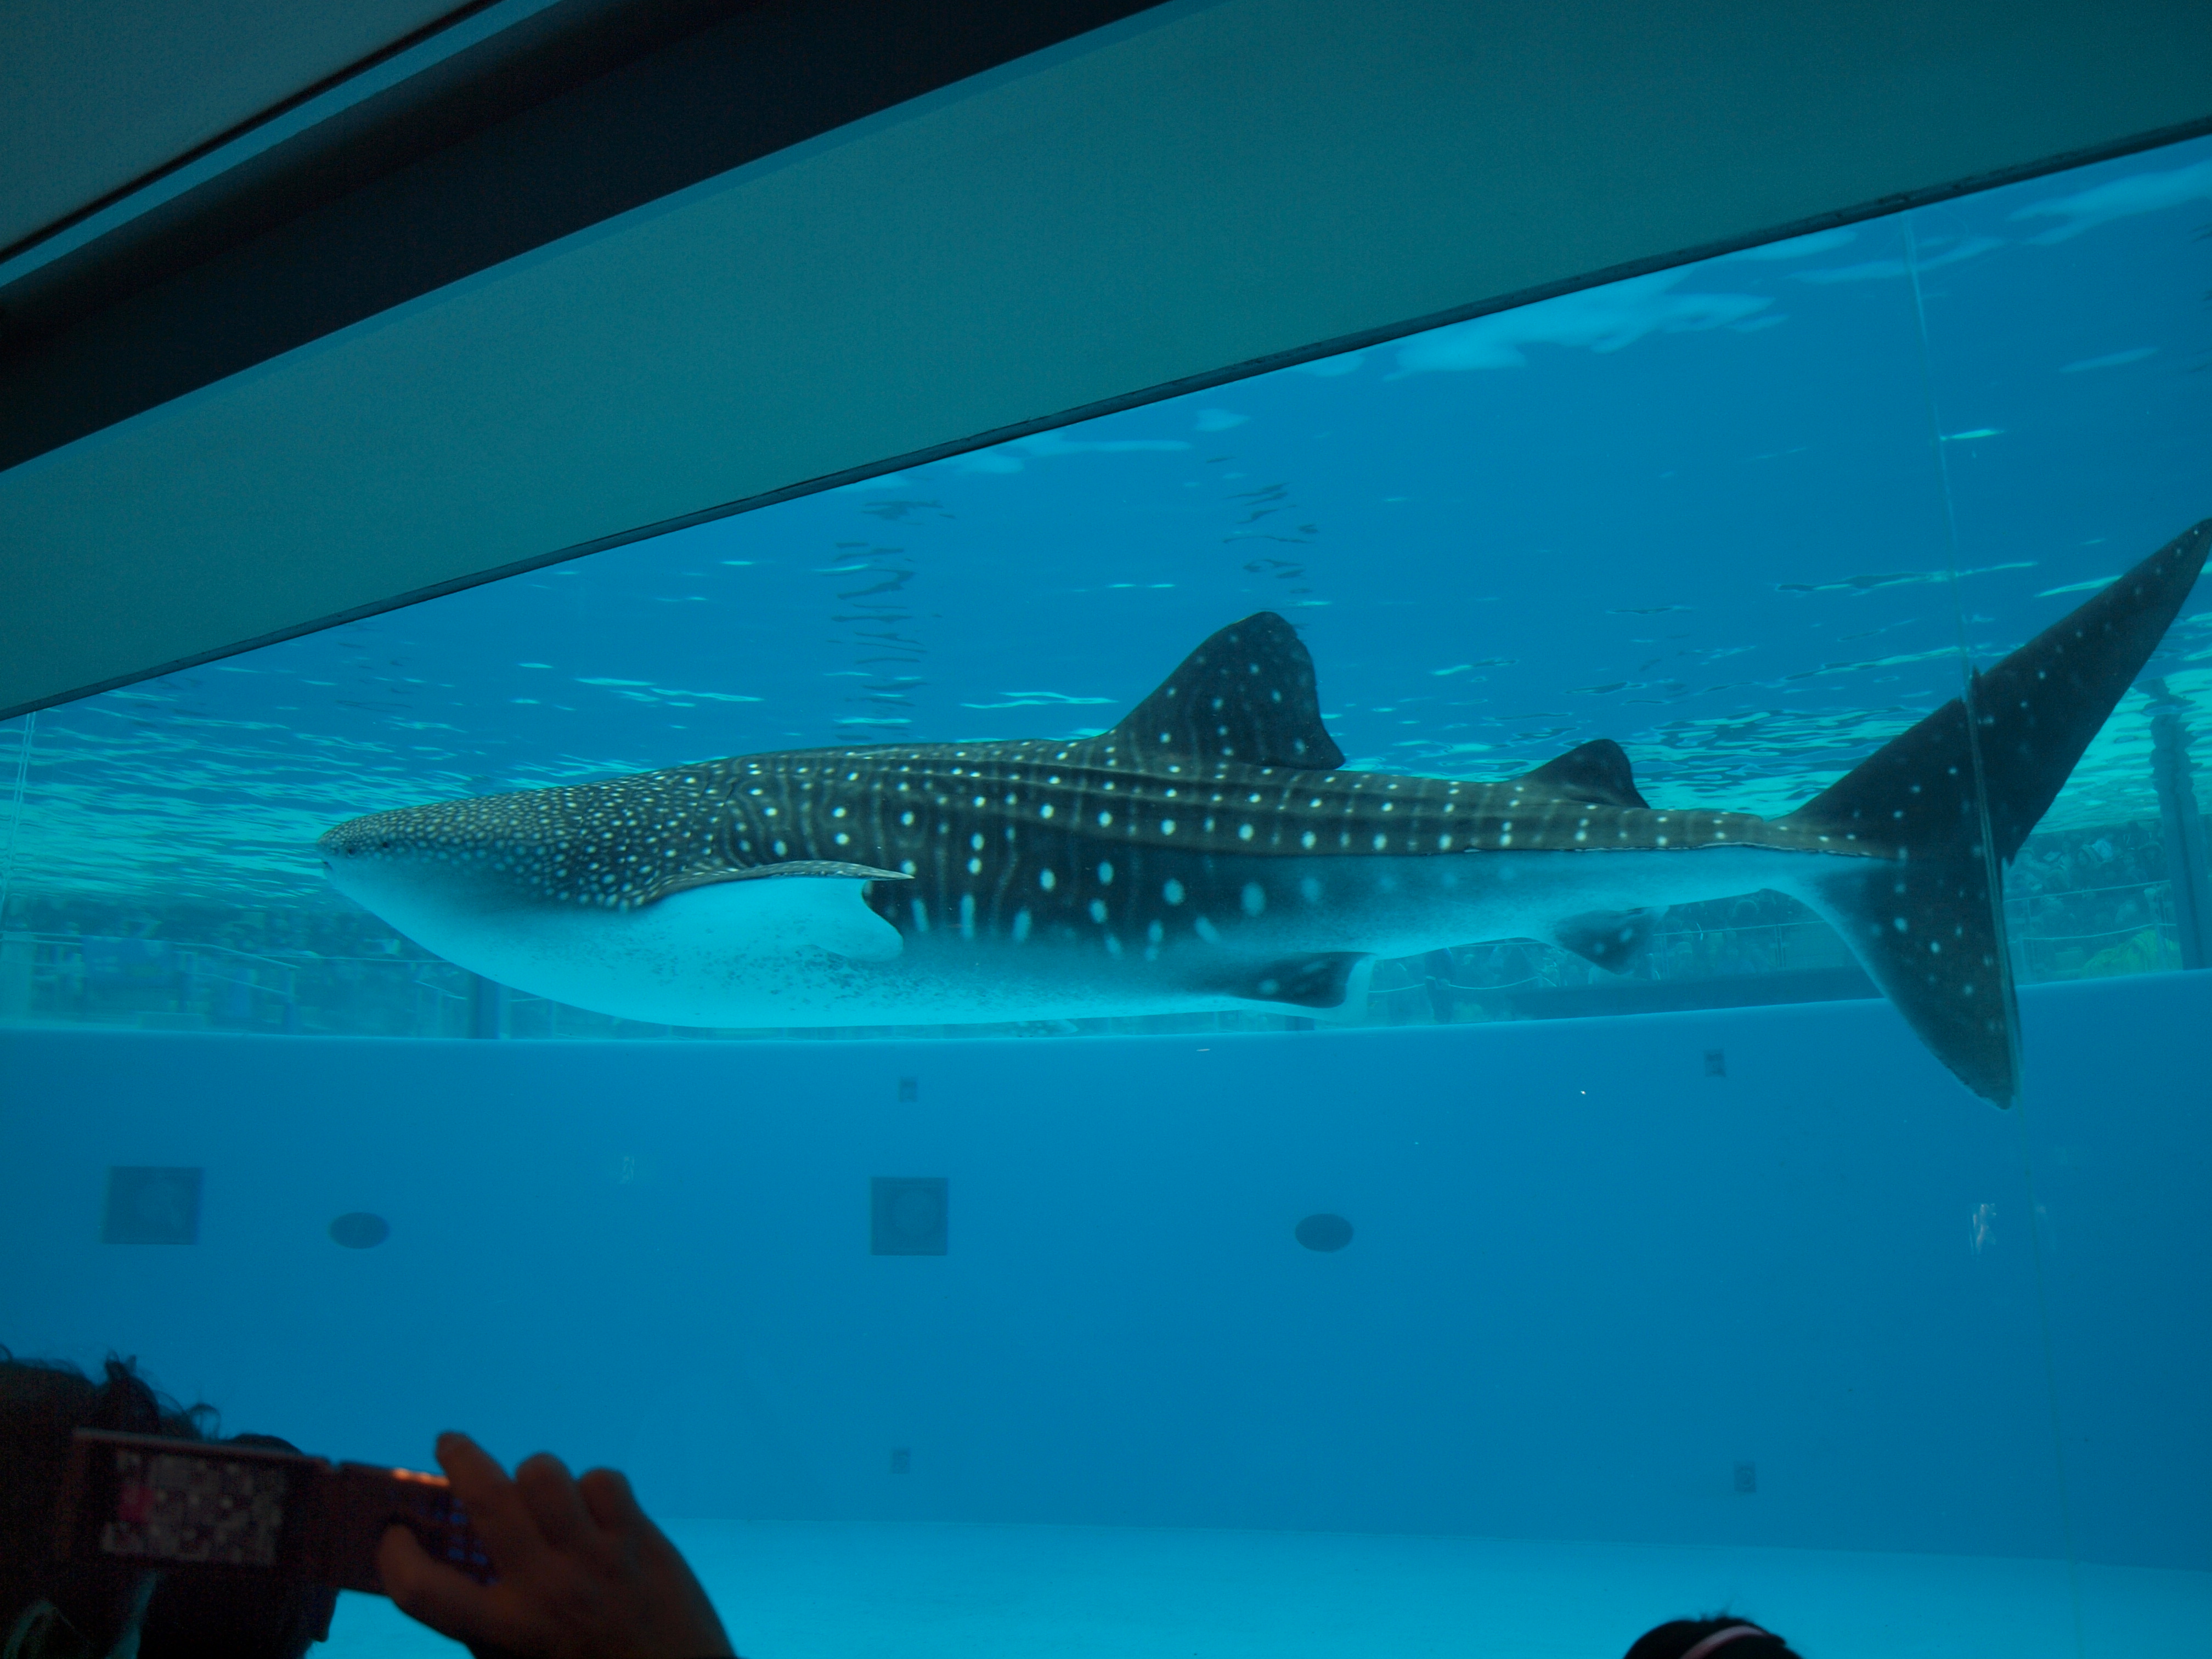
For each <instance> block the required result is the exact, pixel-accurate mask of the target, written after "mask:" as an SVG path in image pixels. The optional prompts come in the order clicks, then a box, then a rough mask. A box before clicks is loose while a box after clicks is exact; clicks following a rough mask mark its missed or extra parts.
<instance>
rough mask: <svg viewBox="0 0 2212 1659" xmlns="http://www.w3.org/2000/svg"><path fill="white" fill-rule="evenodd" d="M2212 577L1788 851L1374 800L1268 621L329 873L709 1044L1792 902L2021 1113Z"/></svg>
mask: <svg viewBox="0 0 2212 1659" xmlns="http://www.w3.org/2000/svg"><path fill="white" fill-rule="evenodd" d="M2208 547H2212V520H2207V521H2206V522H2205V523H2203V524H2200V525H2198V526H2195V527H2194V528H2193V529H2191V530H2190V531H2189V532H2185V534H2183V535H2182V536H2180V537H2179V538H2176V539H2175V540H2174V541H2172V543H2170V544H2168V545H2166V547H2164V548H2162V549H2160V550H2159V551H2158V552H2157V553H2155V554H2154V555H2152V556H2150V557H2149V558H2148V559H2146V560H2144V561H2143V562H2142V563H2141V564H2139V565H2137V566H2136V568H2134V569H2133V570H2131V571H2130V572H2129V573H2127V574H2125V575H2124V576H2122V577H2120V578H2119V579H2118V580H2116V581H2114V582H2112V584H2111V585H2110V586H2107V587H2106V588H2105V589H2104V590H2103V591H2102V592H2099V593H2098V594H2097V595H2096V596H2095V597H2094V598H2093V599H2088V600H2087V601H2086V602H2085V603H2084V604H2083V605H2081V607H2080V608H2079V609H2077V610H2076V611H2074V612H2073V613H2072V614H2071V615H2069V617H2065V618H2063V620H2062V621H2060V622H2059V623H2057V624H2056V625H2055V626H2053V627H2052V628H2051V629H2046V630H2045V632H2044V633H2043V634H2041V635H2039V636H2037V638H2035V639H2034V640H2033V641H2029V642H2028V643H2027V645H2025V646H2023V647H2021V648H2020V649H2019V650H2017V651H2015V652H2014V653H2012V654H2011V655H2010V656H2009V657H2008V658H2006V659H2004V660H2003V661H2002V662H2001V663H1999V664H1998V665H1996V666H1995V667H1994V668H1992V669H1991V670H1990V671H1988V672H1987V673H1985V674H1982V675H1979V676H1977V677H1976V678H1975V679H1974V681H1973V684H1972V689H1971V690H1970V692H1969V694H1968V696H1967V697H1966V698H1961V699H1958V700H1954V701H1953V702H1950V703H1948V704H1946V705H1945V706H1944V707H1942V708H1939V709H1937V710H1936V712H1935V713H1934V714H1930V715H1929V716H1928V717H1927V718H1925V719H1924V720H1921V721H1920V722H1919V723H1918V724H1917V725H1916V726H1913V727H1912V728H1911V730H1910V731H1908V732H1905V733H1904V734H1902V735H1901V736H1899V737H1898V738H1894V739H1893V740H1892V741H1891V742H1889V743H1888V744H1886V745H1884V746H1883V747H1882V748H1881V750H1878V751H1877V752H1876V753H1875V754H1874V755H1872V756H1871V757H1869V758H1868V759H1866V760H1865V761H1863V762H1862V763H1860V764H1859V765H1858V766H1857V767H1856V768H1855V769H1852V771H1851V772H1850V774H1848V775H1846V776H1845V777H1844V778H1843V779H1842V780H1841V781H1838V782H1837V783H1835V784H1834V785H1832V787H1829V788H1827V789H1826V790H1824V791H1823V792H1821V793H1820V794H1819V795H1817V796H1815V797H1814V799H1812V800H1810V801H1808V802H1807V803H1806V804H1805V805H1803V806H1802V807H1799V808H1798V809H1797V810H1796V811H1793V812H1790V813H1789V814H1788V815H1786V816H1784V817H1780V818H1776V819H1771V820H1770V819H1766V818H1762V817H1755V816H1753V815H1751V814H1748V813H1741V812H1722V811H1702V810H1700V811H1679V810H1669V809H1664V808H1655V807H1653V806H1652V805H1650V804H1649V803H1648V802H1646V801H1645V799H1644V796H1643V795H1642V793H1640V792H1639V791H1638V787H1637V786H1636V782H1635V780H1634V778H1633V776H1632V772H1631V769H1630V766H1629V763H1628V759H1627V757H1626V754H1624V753H1623V752H1622V750H1620V747H1619V745H1618V744H1613V743H1612V742H1610V741H1608V740H1605V739H1600V740H1598V741H1596V742H1593V743H1587V744H1582V745H1581V746H1579V747H1578V748H1576V749H1574V750H1570V751H1569V752H1567V753H1566V754H1565V755H1562V756H1560V757H1558V758H1557V759H1555V760H1553V761H1552V762H1550V763H1547V764H1546V765H1543V766H1541V767H1538V768H1537V769H1535V770H1534V771H1532V772H1529V773H1527V774H1525V775H1522V776H1521V777H1519V778H1516V779H1512V780H1510V781H1505V782H1503V783H1487V784H1486V783H1474V782H1469V781H1465V780H1458V779H1450V778H1422V777H1411V776H1401V775H1386V774H1376V773H1361V772H1348V771H1345V770H1342V769H1341V768H1342V766H1343V755H1342V753H1341V752H1340V750H1338V748H1337V746H1336V744H1335V743H1334V740H1333V739H1332V738H1330V736H1329V734H1328V731H1327V730H1326V728H1325V727H1324V726H1323V724H1322V718H1321V713H1320V704H1319V702H1318V700H1317V697H1316V690H1315V677H1314V670H1313V663H1312V659H1311V658H1310V656H1309V654H1308V653H1307V652H1306V649H1305V647H1304V645H1303V644H1302V643H1301V642H1300V641H1299V640H1298V638H1297V634H1296V632H1295V631H1294V630H1293V629H1291V626H1290V624H1289V623H1286V622H1285V621H1284V620H1283V618H1281V617H1278V616H1275V615H1273V613H1269V612H1262V613H1261V614H1259V615H1257V616H1254V617H1247V618H1245V619H1244V620H1243V621H1242V622H1240V623H1234V624H1232V625H1231V626H1230V627H1228V628H1225V629H1221V630H1220V631H1219V632H1218V633H1217V634H1215V635H1213V636H1212V637H1211V638H1210V639H1208V640H1206V641H1205V642H1204V643H1203V644H1201V645H1200V647H1198V648H1197V650H1195V651H1194V652H1193V653H1191V655H1190V656H1189V657H1188V659H1186V660H1185V661H1184V662H1183V664H1182V665H1181V666H1180V667H1179V668H1177V669H1176V671H1175V672H1174V673H1173V674H1171V675H1170V676H1169V677H1168V678H1167V679H1166V680H1165V681H1164V682H1163V683H1162V684H1161V685H1160V687H1159V688H1158V690H1156V691H1154V692H1153V693H1152V696H1149V697H1147V698H1146V699H1145V700H1144V701H1143V702H1141V703H1139V705H1138V706H1137V708H1135V709H1134V710H1133V711H1132V712H1131V713H1130V714H1129V715H1128V716H1127V718H1126V719H1124V720H1122V721H1121V722H1120V723H1119V724H1118V725H1116V726H1115V727H1114V728H1113V729H1112V730H1110V731H1109V732H1105V733H1104V734H1103V735H1102V736H1100V737H1097V738H1087V739H1082V740H1078V741H1070V742H1058V743H1054V742H1021V741H1016V742H995V743H979V744H921V745H890V746H880V745H878V746H871V747H868V748H865V749H825V750H798V751H792V752H787V753H782V754H774V755H753V756H741V757H736V758H733V759H727V760H720V761H714V762H706V763H698V764H695V765H690V766H679V767H671V768H669V769H665V770H663V771H658V772H649V773H642V774H638V775H634V776H630V777H626V778H621V779H617V780H615V781H611V782H607V783H600V784H587V785H572V786H564V787H556V788H550V789H540V790H532V791H526V792H521V793H511V794H504V795H494V796H485V797H480V798H477V799H465V800H456V801H447V802H441V803H438V804H435V805H427V806H418V807H411V808H406V809H404V810H400V811H387V812H380V813H374V814H371V815H369V816H368V817H360V818H356V819H353V820H351V821H350V822H349V823H343V824H340V825H338V826H337V827H336V828H335V829H331V830H330V831H329V832H328V833H326V834H325V836H323V837H322V838H321V842H320V843H319V848H320V851H321V853H322V854H323V857H324V859H325V864H326V866H327V867H328V869H329V870H330V872H331V880H332V882H333V883H334V884H336V885H337V887H338V888H339V889H340V890H342V891H344V892H346V893H347V894H349V896H352V897H354V898H356V900H357V901H358V902H361V903H362V904H363V905H365V906H367V907H368V908H370V909H372V910H374V911H375V912H376V913H377V914H378V915H381V916H383V917H384V918H385V919H386V921H390V922H391V923H392V925H393V926H394V927H398V929H399V930H400V931H401V932H403V933H406V934H408V935H409V936H410V937H411V938H413V939H416V941H417V942H418V943H420V944H422V945H425V946H426V947H427V948H428V949H430V950H432V951H437V952H438V953H439V954H441V955H443V956H445V957H447V958H448V959H450V960H452V961H453V962H456V963H459V964H460V965H462V966H464V967H467V968H471V969H475V970H476V971H477V972H478V973H482V974H484V975H487V976H489V977H491V978H495V979H499V980H501V981H504V982H506V983H509V984H513V985H516V986H519V987H521V988H524V989H526V990H537V991H539V992H540V993H541V994H545V995H548V996H552V997H556V998H557V999H558V1000H563V1001H568V1002H573V1003H575V1004H577V1005H578V1006H583V1007H586V1008H592V1009H597V1010H599V1012H623V1013H625V1014H628V1015H629V1016H630V1017H634V1018H660V1019H665V1020H667V1021H669V1022H671V1023H677V1024H754V1023H774V1024H898V1023H906V1022H908V1021H916V1022H920V1021H927V1022H932V1023H934V1022H939V1021H945V1020H956V1021H957V1020H958V1019H961V1018H974V1019H992V1018H1009V1017H1012V1018H1032V1017H1039V1016H1052V1015H1057V1016H1066V1015H1083V1014H1092V1013H1099V1012H1174V1011H1196V1010H1202V1009H1206V1008H1212V1007H1222V1006H1240V1005H1247V1006H1249V1005H1251V1004H1258V1005H1261V1006H1277V1007H1282V1008H1293V1009H1301V1010H1326V1009H1330V1008H1335V1007H1340V1006H1345V1005H1346V1003H1347V1002H1348V1001H1350V1000H1351V999H1352V997H1353V996H1354V995H1355V994H1356V991H1357V987H1358V972H1359V967H1360V964H1361V963H1364V961H1365V960H1366V959H1367V958H1368V957H1371V956H1373V955H1376V954H1378V953H1379V954H1389V955H1404V954H1412V953H1413V952H1415V951H1421V950H1428V949H1437V948H1442V947H1443V946H1445V945H1456V944H1468V943H1475V942H1479V941H1480V940H1484V939H1500V938H1518V937H1534V938H1539V939H1545V940H1547V941H1549V942H1551V943H1553V944H1557V945H1561V946H1562V947H1564V948H1565V949H1568V950H1571V951H1576V952H1577V953H1579V954H1581V955H1583V957H1587V958H1589V960H1590V961H1592V962H1595V963H1598V964H1599V965H1600V966H1601V967H1606V968H1608V969H1616V970H1618V969H1620V968H1622V967H1624V966H1626V965H1627V963H1629V962H1630V961H1632V959H1633V958H1634V956H1635V954H1636V951H1637V948H1638V941H1639V940H1640V939H1644V938H1645V937H1648V935H1649V933H1650V928H1651V926H1652V923H1653V922H1654V921H1656V915H1657V914H1658V911H1659V909H1660V908H1662V907H1663V906H1665V905H1667V904H1670V903H1679V902H1685V901H1686V900H1688V899H1692V898H1717V897H1724V896H1729V895H1732V894H1738V893H1742V892H1746V891H1749V890H1755V889H1758V888H1760V887H1771V888H1776V889H1778V890H1783V891H1785V892H1790V893H1794V894H1796V896H1800V897H1802V898H1803V899H1804V900H1806V901H1807V902H1809V903H1811V904H1812V905H1813V906H1814V908H1816V909H1818V910H1819V911H1820V913H1821V914H1822V915H1825V916H1826V918H1827V919H1828V920H1829V921H1831V922H1832V924H1833V925H1834V926H1835V927H1837V929H1838V932H1839V933H1841V935H1842V936H1843V938H1844V940H1845V941H1846V942H1847V943H1848V944H1849V945H1850V948H1851V949H1852V951H1854V953H1855V954H1856V955H1857V957H1858V959H1859V961H1860V962H1861V963H1862V964H1863V966H1864V967H1865V968H1866V969H1867V971H1868V972H1869V974H1870V975H1872V976H1873V977H1874V979H1875V981H1876V983H1877V984H1879V985H1880V986H1881V988H1882V990H1883V991H1884V992H1885V993H1886V994H1887V995H1888V996H1889V998H1890V1000H1892V1001H1893V1003H1894V1004H1895V1005H1896V1006H1897V1007H1898V1008H1899V1011H1900V1012H1902V1013H1903V1014H1904V1016H1905V1018H1906V1019H1907V1020H1908V1021H1909V1022H1910V1023H1911V1024H1912V1026H1913V1029H1914V1030H1916V1031H1917V1033H1918V1034H1919V1035H1920V1036H1921V1037H1922V1039H1923V1041H1924V1042H1926V1043H1927V1044H1928V1046H1929V1048H1931V1049H1932V1050H1933V1051H1934V1052H1935V1053H1936V1055H1937V1056H1938V1057H1939V1058H1940V1059H1942V1060H1943V1062H1944V1063H1945V1064H1946V1065H1948V1066H1949V1067H1950V1068H1951V1069H1952V1071H1953V1072H1954V1073H1956V1074H1957V1075H1958V1076H1959V1077H1960V1079H1961V1080H1962V1081H1963V1082H1965V1083H1966V1085H1968V1086H1969V1087H1970V1088H1972V1089H1973V1090H1974V1091H1976V1092H1978V1093H1979V1094H1981V1095H1983V1096H1984V1097H1987V1098H1989V1099H1991V1100H1994V1101H1997V1102H1999V1103H2004V1102H2008V1101H2009V1100H2010V1099H2012V1098H2013V1097H2014V1096H2015V1093H2016V1091H2017V1089H2018V1084H2019V1058H2018V1042H2017V1036H2016V1031H2017V1024H2016V1018H2015V1012H2014V1008H2013V992H2012V985H2011V981H2010V975H2009V964H2008V960H2007V951H2006V949H2005V946H2004V943H2003V939H2002V915H2001V908H2000V904H1999V902H1998V901H1999V894H2000V890H2001V889H2000V875H1999V872H2000V868H2001V866H2002V864H2003V863H2004V862H2005V861H2007V860H2009V859H2011V858H2012V856H2013V855H2014V854H2015V853H2017V852H2018V850H2019V848H2020V846H2021V842H2022V841H2023V840H2024V839H2025V838H2026V836H2027V833H2028V831H2029V830H2030V829H2033V827H2034V825H2035V823H2036V822H2037V821H2038V820H2039V818H2040V817H2042V816H2043V814H2044V812H2045V811H2046V810H2047V809H2048V808H2049V806H2050V805H2051V801H2052V800H2053V799H2054V798H2055V797H2056V796H2057V793H2058V791H2059V789H2060V787H2062V786H2063V784H2064V782H2065V781H2066V778H2067V776H2068V775H2069V773H2070V772H2071V770H2072V769H2073V768H2074V766H2075V763H2076V762H2077V761H2078V760H2079V759H2080V758H2081V754H2082V752H2083V750H2084V749H2085V748H2086V747H2087V744H2088V743H2089V741H2090V739H2091V738H2093V736H2094V735H2095V734H2096V732H2097V731H2098V729H2099V727H2100V726H2102V724H2103V723H2104V721H2105V720H2106V717H2107V716H2108V715H2109V714H2111V713H2112V709H2113V708H2114V706H2115V705H2116V704H2117V703H2118V700H2119V698H2120V696H2121V695H2122V693H2123V692H2124V691H2125V690H2126V689H2127V686H2128V684H2129V683H2130V680H2132V679H2133V678H2134V677H2135V675H2136V673H2137V672H2138V671H2140V670H2141V668H2142V665H2143V664H2144V663H2145V662H2146V661H2148V659H2149V656H2150V654H2151V653H2152V651H2153V650H2154V648H2155V647H2156V646H2157V644H2158V642H2159V640H2160V637H2161V636H2162V635H2163V634H2164V633H2165V631H2166V628H2167V627H2168V625H2169V624H2170V623H2172V620H2173V617H2174V616H2175V615H2176V613H2177V612H2178V611H2179V608H2180V605H2181V604H2182V601H2183V600H2184V599H2185V598H2186V596H2187V594H2188V592H2189V591H2190V588H2191V585H2192V584H2193V583H2194V582H2195V580H2197V574H2198V573H2199V571H2200V570H2201V569H2202V568H2203V563H2204V560H2205V556H2206V552H2207V550H2208ZM1010 1008H1018V1009H1020V1010H1022V1011H1023V1012H1020V1013H1018V1014H1012V1015H1010V1014H1009V1013H1008V1012H1007V1011H1008V1010H1009V1009H1010ZM641 1009H646V1010H653V1011H657V1012H637V1011H639V1010H641Z"/></svg>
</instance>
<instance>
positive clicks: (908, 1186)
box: [868, 1176, 947, 1255]
mask: <svg viewBox="0 0 2212 1659" xmlns="http://www.w3.org/2000/svg"><path fill="white" fill-rule="evenodd" d="M946 1188H947V1182H946V1181H945V1177H944V1176H871V1177H870V1179H869V1182H868V1254H869V1255H944V1254H945V1237H946V1216H947V1191H946Z"/></svg>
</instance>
